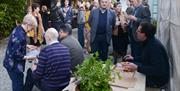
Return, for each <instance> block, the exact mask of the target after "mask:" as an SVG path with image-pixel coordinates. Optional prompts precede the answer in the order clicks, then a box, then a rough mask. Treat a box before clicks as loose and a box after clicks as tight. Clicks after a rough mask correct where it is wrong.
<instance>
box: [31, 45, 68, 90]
mask: <svg viewBox="0 0 180 91" xmlns="http://www.w3.org/2000/svg"><path fill="white" fill-rule="evenodd" d="M38 59H39V61H38V64H37V69H36V70H35V71H33V73H32V75H33V78H34V79H40V80H41V84H42V85H43V86H47V87H63V86H67V85H68V84H69V81H70V67H71V63H70V53H69V50H68V48H67V47H65V46H64V45H62V44H60V43H59V42H58V43H57V42H56V43H53V44H51V45H49V46H47V47H45V48H44V49H43V50H42V51H41V52H40V54H39V58H38Z"/></svg>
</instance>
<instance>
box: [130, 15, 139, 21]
mask: <svg viewBox="0 0 180 91" xmlns="http://www.w3.org/2000/svg"><path fill="white" fill-rule="evenodd" d="M128 19H130V20H133V21H137V18H136V17H135V16H133V15H129V16H128Z"/></svg>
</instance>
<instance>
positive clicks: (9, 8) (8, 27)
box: [0, 0, 26, 39]
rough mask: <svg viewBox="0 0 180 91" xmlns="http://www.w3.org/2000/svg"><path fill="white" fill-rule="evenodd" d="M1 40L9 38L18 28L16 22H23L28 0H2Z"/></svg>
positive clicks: (0, 13)
mask: <svg viewBox="0 0 180 91" xmlns="http://www.w3.org/2000/svg"><path fill="white" fill-rule="evenodd" d="M0 1H1V3H0V39H1V38H2V37H7V36H8V35H9V34H10V33H11V32H12V30H13V28H14V27H15V26H16V22H15V21H16V20H17V21H22V19H23V16H24V15H25V5H26V4H25V2H26V0H0Z"/></svg>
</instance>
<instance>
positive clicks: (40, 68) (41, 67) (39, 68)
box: [32, 49, 47, 79]
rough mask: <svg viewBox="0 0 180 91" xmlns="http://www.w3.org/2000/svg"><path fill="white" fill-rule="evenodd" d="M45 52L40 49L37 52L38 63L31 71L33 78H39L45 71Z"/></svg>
mask: <svg viewBox="0 0 180 91" xmlns="http://www.w3.org/2000/svg"><path fill="white" fill-rule="evenodd" d="M46 53H47V52H46V51H45V49H44V50H42V51H41V52H40V54H39V57H38V64H37V68H36V70H34V71H33V72H32V75H33V78H34V79H41V78H42V76H43V74H44V73H45V67H46V62H47V54H46Z"/></svg>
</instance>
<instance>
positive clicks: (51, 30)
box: [45, 28, 59, 40]
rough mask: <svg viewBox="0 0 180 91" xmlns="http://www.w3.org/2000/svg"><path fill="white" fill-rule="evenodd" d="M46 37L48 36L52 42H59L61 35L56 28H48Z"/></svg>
mask: <svg viewBox="0 0 180 91" xmlns="http://www.w3.org/2000/svg"><path fill="white" fill-rule="evenodd" d="M45 35H48V36H49V37H50V38H51V39H52V40H58V37H59V34H58V32H57V30H56V29H55V28H48V29H47V31H46V33H45Z"/></svg>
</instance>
